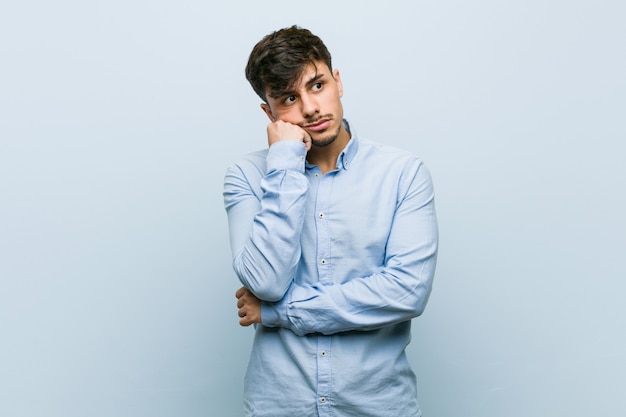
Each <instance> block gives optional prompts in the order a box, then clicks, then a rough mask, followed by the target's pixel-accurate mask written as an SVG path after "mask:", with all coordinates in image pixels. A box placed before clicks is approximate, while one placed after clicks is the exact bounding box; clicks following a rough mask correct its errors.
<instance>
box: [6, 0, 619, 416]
mask: <svg viewBox="0 0 626 417" xmlns="http://www.w3.org/2000/svg"><path fill="white" fill-rule="evenodd" d="M625 16H626V6H625V5H624V3H623V2H621V1H617V0H615V1H602V0H594V1H591V0H573V1H538V0H525V1H521V0H513V1H506V2H504V1H495V0H491V1H489V0H481V1H474V2H465V1H458V0H457V1H415V2H409V1H404V2H402V1H385V2H368V1H362V2H339V1H317V2H296V1H267V2H252V1H250V2H221V3H211V2H200V1H197V0H179V1H163V0H159V1H148V0H125V1H121V0H109V1H88V2H87V1H78V0H75V1H71V0H62V1H55V2H46V1H41V0H39V1H37V0H31V1H29V0H25V1H20V2H17V1H14V2H3V4H2V5H1V6H0V62H1V64H0V338H1V339H0V415H1V416H3V417H57V416H58V417H85V416H89V417H100V416H103V417H104V416H106V417H142V416H146V417H173V416H184V417H194V416H216V417H229V416H239V415H241V380H242V377H243V372H244V369H245V364H246V361H247V356H248V353H249V349H250V341H251V336H252V330H251V329H247V328H245V329H244V328H240V327H239V326H238V325H237V317H236V308H235V303H234V301H235V298H234V295H233V294H234V291H235V289H236V288H237V287H238V283H237V281H236V279H235V277H234V274H233V273H232V272H231V267H230V250H229V246H228V239H227V226H226V216H225V213H224V210H223V206H222V197H221V189H222V179H223V174H224V170H225V168H226V166H227V165H228V164H229V163H231V162H232V161H233V160H235V159H236V158H238V157H239V156H240V155H242V154H243V153H245V152H248V151H252V150H256V149H258V148H261V147H263V146H265V133H264V130H265V125H266V123H267V120H266V118H265V116H264V115H263V114H262V112H261V110H260V109H259V108H258V105H259V100H258V99H257V98H256V97H255V95H254V93H253V92H252V90H251V88H250V87H249V85H248V84H247V82H246V81H245V78H244V76H243V68H244V66H245V63H246V60H247V55H248V53H249V52H250V50H251V48H252V46H253V45H254V43H255V42H256V41H258V40H259V39H260V38H261V37H262V36H263V35H265V34H266V33H268V32H270V31H272V30H274V29H277V28H280V27H284V26H289V25H291V24H293V23H297V24H300V25H303V26H305V27H308V28H310V29H311V30H313V31H314V32H315V33H317V34H318V35H320V36H321V37H322V38H323V39H324V40H325V42H326V44H327V46H328V47H329V48H330V49H331V52H332V53H333V56H334V64H335V67H337V68H338V69H339V70H340V71H341V74H342V79H343V81H344V89H345V98H344V107H345V111H346V116H347V117H348V118H349V119H350V121H351V122H352V124H353V125H354V127H355V128H356V129H357V130H358V131H359V133H360V135H361V136H366V137H368V138H371V139H374V140H377V141H381V142H386V143H389V144H393V145H397V146H401V147H404V148H407V149H410V150H412V151H414V152H415V153H417V154H418V155H420V156H421V157H422V158H423V159H424V160H425V161H426V163H427V165H428V166H429V168H430V170H431V172H432V174H433V177H434V180H435V186H436V190H437V206H438V213H439V220H440V227H441V250H440V262H439V267H438V273H437V277H436V284H435V288H434V291H433V294H432V298H431V302H430V304H429V306H428V308H427V310H426V313H425V314H424V315H423V316H422V317H421V318H419V319H417V320H416V321H414V326H413V328H414V336H413V343H412V344H411V346H410V348H409V354H410V358H411V361H412V363H413V364H414V366H415V369H416V371H417V373H418V377H419V386H420V396H421V405H422V408H423V411H424V413H425V416H426V417H472V416H475V417H518V416H519V417H527V416H550V417H554V416H603V417H610V416H615V417H617V416H619V417H621V416H623V415H625V414H626V406H625V405H624V402H623V395H624V392H625V391H626V381H625V378H626V377H625V375H626V361H625V360H624V352H625V351H626V336H625V332H624V330H625V324H624V317H625V315H626V314H625V313H626V308H625V303H624V293H625V291H626V284H625V279H626V267H625V263H624V257H625V249H626V237H625V236H626V226H625V222H624V213H626V198H625V191H624V190H625V189H626V187H625V185H626V184H625V183H626V168H625V165H624V163H623V160H624V153H625V151H626V145H625V141H626V123H625V120H626V118H625V116H626V77H625V74H626V53H625V52H626V47H625V46H624V45H625V43H624V42H625V40H626V25H624V18H625ZM364 186H365V187H366V184H364ZM277 400H279V399H277Z"/></svg>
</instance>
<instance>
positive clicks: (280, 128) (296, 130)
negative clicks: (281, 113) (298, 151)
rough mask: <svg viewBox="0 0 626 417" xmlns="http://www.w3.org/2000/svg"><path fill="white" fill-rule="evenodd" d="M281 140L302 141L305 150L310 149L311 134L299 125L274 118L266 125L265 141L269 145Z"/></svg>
mask: <svg viewBox="0 0 626 417" xmlns="http://www.w3.org/2000/svg"><path fill="white" fill-rule="evenodd" d="M283 140H292V141H296V142H304V146H305V147H306V150H307V151H309V150H310V149H311V136H309V134H308V133H307V132H306V131H305V130H304V129H302V128H301V127H300V126H298V125H294V124H292V123H289V122H284V121H282V120H276V121H275V122H272V123H270V124H269V125H267V143H268V145H269V146H272V145H273V144H274V143H276V142H280V141H283Z"/></svg>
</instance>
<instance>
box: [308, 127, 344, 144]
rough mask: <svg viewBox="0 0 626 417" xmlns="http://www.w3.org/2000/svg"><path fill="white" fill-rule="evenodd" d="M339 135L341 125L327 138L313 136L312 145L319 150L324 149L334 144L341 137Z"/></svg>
mask: <svg viewBox="0 0 626 417" xmlns="http://www.w3.org/2000/svg"><path fill="white" fill-rule="evenodd" d="M339 133H341V124H339V127H338V128H337V130H336V131H335V132H334V133H330V134H329V135H328V136H326V137H320V138H314V137H313V136H311V144H312V145H313V146H317V147H319V148H323V147H324V146H328V145H330V144H331V143H333V142H334V141H335V140H337V138H338V137H339Z"/></svg>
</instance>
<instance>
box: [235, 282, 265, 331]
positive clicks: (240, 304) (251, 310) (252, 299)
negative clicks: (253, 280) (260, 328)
mask: <svg viewBox="0 0 626 417" xmlns="http://www.w3.org/2000/svg"><path fill="white" fill-rule="evenodd" d="M235 297H237V308H238V309H239V317H241V320H239V324H240V325H242V326H249V325H251V324H254V323H261V300H259V299H258V298H257V297H256V296H255V295H254V294H252V291H250V290H249V289H247V288H246V287H241V288H239V289H238V290H237V292H236V293H235Z"/></svg>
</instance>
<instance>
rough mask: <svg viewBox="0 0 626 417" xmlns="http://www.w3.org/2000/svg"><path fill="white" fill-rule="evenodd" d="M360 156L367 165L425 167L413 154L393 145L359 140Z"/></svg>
mask: <svg viewBox="0 0 626 417" xmlns="http://www.w3.org/2000/svg"><path fill="white" fill-rule="evenodd" d="M358 155H359V157H360V158H362V159H363V161H364V162H365V163H366V164H369V163H377V164H383V165H384V166H388V167H390V168H391V167H396V168H398V167H400V168H407V167H410V166H414V167H417V166H420V165H423V161H422V159H420V158H419V157H418V156H417V155H415V154H414V153H413V152H410V151H408V150H406V149H403V148H400V147H396V146H393V145H388V144H384V143H381V142H375V141H371V140H369V139H363V138H359V151H358Z"/></svg>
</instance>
